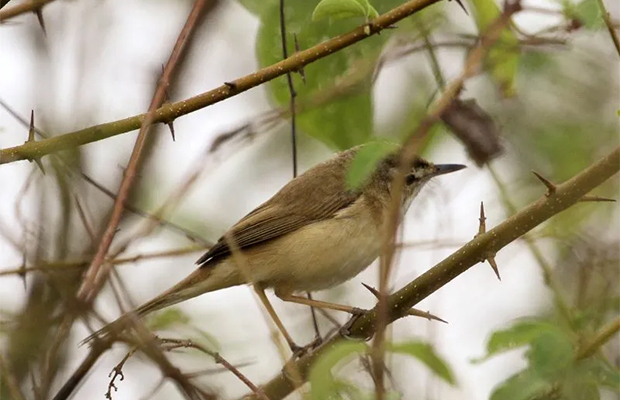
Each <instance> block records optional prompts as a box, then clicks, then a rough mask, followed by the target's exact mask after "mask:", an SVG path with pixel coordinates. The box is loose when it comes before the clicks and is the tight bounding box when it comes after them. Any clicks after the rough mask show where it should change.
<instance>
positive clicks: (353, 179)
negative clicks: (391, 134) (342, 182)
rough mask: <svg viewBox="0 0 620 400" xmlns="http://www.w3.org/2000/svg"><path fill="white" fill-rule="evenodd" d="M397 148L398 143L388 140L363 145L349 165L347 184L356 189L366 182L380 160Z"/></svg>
mask: <svg viewBox="0 0 620 400" xmlns="http://www.w3.org/2000/svg"><path fill="white" fill-rule="evenodd" d="M396 149H398V144H396V143H393V142H386V141H376V142H369V143H366V144H365V145H363V146H362V147H361V148H360V149H359V151H358V152H357V154H356V155H355V158H354V159H353V160H352V161H351V164H350V165H349V169H348V171H347V186H348V187H349V188H351V189H355V188H357V187H359V186H360V185H362V184H363V183H364V182H366V180H367V179H368V177H369V176H370V174H371V173H372V172H374V170H375V168H376V166H377V164H378V163H379V161H381V159H383V158H384V157H385V156H386V155H388V154H389V153H391V152H393V151H395V150H396Z"/></svg>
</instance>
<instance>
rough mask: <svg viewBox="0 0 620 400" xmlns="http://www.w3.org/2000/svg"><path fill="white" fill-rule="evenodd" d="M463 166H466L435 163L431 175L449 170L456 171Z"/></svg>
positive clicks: (442, 173) (445, 172)
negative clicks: (433, 171)
mask: <svg viewBox="0 0 620 400" xmlns="http://www.w3.org/2000/svg"><path fill="white" fill-rule="evenodd" d="M463 168H467V167H466V166H465V165H462V164H436V165H435V173H434V174H433V176H437V175H444V174H449V173H450V172H456V171H459V170H462V169H463Z"/></svg>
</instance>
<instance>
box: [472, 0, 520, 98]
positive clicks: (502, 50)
mask: <svg viewBox="0 0 620 400" xmlns="http://www.w3.org/2000/svg"><path fill="white" fill-rule="evenodd" d="M469 3H470V4H471V8H472V11H473V14H474V19H475V20H476V26H477V27H478V32H479V34H480V35H484V34H485V32H486V31H487V28H488V27H489V26H490V25H491V24H492V23H493V22H495V21H496V20H497V18H498V17H499V16H500V15H501V10H500V9H499V7H498V6H497V4H496V2H495V1H494V0H469ZM519 53H520V51H519V39H518V38H517V35H516V34H515V33H514V32H513V31H512V30H511V29H510V28H506V29H504V30H503V31H502V33H501V34H500V37H499V40H498V42H497V43H496V44H495V45H494V46H493V48H492V49H491V50H489V53H488V54H487V57H486V59H485V70H487V71H488V72H489V73H490V74H491V77H492V78H493V80H494V81H495V82H496V84H497V85H498V86H499V88H500V90H501V92H502V94H503V95H504V96H506V97H511V96H514V95H515V92H516V89H515V79H516V75H517V71H518V66H519Z"/></svg>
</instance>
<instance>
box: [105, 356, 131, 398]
mask: <svg viewBox="0 0 620 400" xmlns="http://www.w3.org/2000/svg"><path fill="white" fill-rule="evenodd" d="M136 350H138V349H137V348H136V347H133V348H132V349H131V350H129V351H128V352H127V354H125V357H123V359H122V360H121V361H120V362H119V363H118V364H116V365H115V366H114V368H112V371H110V374H109V375H108V378H111V379H110V382H109V383H108V390H107V391H106V393H105V398H106V399H108V400H112V389H114V391H115V392H116V391H118V388H117V387H116V385H115V381H116V378H118V380H119V381H123V380H125V375H124V374H123V367H124V366H125V363H126V362H127V361H128V360H129V359H130V358H131V356H133V355H134V353H135V352H136Z"/></svg>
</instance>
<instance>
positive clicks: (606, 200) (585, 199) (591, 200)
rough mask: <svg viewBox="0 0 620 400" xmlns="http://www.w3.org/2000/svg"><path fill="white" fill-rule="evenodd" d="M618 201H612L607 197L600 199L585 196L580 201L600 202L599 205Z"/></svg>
mask: <svg viewBox="0 0 620 400" xmlns="http://www.w3.org/2000/svg"><path fill="white" fill-rule="evenodd" d="M615 201H616V199H610V198H607V197H599V196H583V197H582V198H580V199H579V202H583V203H586V202H599V203H604V202H615Z"/></svg>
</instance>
